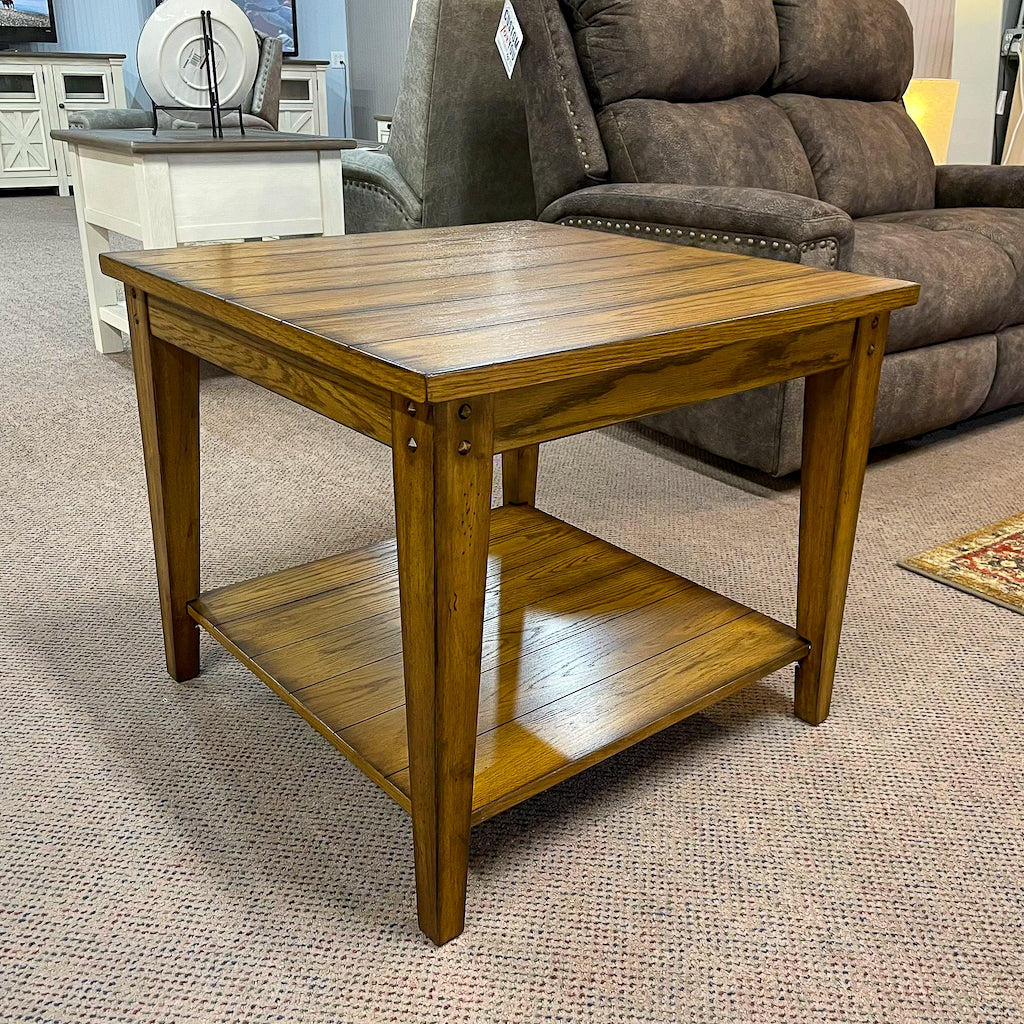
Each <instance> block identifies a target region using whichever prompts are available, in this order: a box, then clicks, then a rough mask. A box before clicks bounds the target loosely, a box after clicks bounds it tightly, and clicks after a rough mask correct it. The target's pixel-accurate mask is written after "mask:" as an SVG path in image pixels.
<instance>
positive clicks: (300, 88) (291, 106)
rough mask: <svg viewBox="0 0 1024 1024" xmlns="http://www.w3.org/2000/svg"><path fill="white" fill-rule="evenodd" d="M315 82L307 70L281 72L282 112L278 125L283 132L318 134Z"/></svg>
mask: <svg viewBox="0 0 1024 1024" xmlns="http://www.w3.org/2000/svg"><path fill="white" fill-rule="evenodd" d="M313 90H314V86H313V82H312V79H311V77H310V75H309V73H308V72H306V71H288V70H287V69H286V70H285V71H283V72H282V73H281V112H280V116H279V124H278V127H279V128H280V129H281V131H283V132H297V133H299V134H301V135H316V134H317V131H316V118H315V116H314V114H315V106H314V96H313Z"/></svg>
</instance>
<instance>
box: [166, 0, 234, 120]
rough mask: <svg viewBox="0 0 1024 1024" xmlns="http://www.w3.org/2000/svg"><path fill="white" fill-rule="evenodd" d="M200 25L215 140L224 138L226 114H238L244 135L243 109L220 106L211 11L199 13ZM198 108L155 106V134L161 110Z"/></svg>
mask: <svg viewBox="0 0 1024 1024" xmlns="http://www.w3.org/2000/svg"><path fill="white" fill-rule="evenodd" d="M199 23H200V25H201V26H202V30H203V65H204V66H205V68H206V85H207V90H208V92H209V96H210V128H211V131H212V134H213V137H214V138H215V139H223V138H224V113H225V111H226V112H227V113H236V114H238V130H239V131H240V132H241V133H242V134H243V135H244V134H245V125H244V124H243V123H242V108H241V106H237V107H222V106H221V104H220V86H219V85H218V83H217V53H216V51H215V50H214V46H213V16H212V15H211V14H210V12H209V11H200V12H199ZM196 109H197V108H196V107H172V106H164V105H163V104H158V103H154V104H153V134H154V135H156V133H157V131H158V129H159V122H158V120H157V111H159V110H196Z"/></svg>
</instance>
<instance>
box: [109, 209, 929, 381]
mask: <svg viewBox="0 0 1024 1024" xmlns="http://www.w3.org/2000/svg"><path fill="white" fill-rule="evenodd" d="M101 266H102V268H103V270H104V272H105V273H107V274H109V275H110V276H112V277H115V278H118V279H120V280H122V281H124V282H125V283H126V284H128V285H130V286H134V287H136V288H138V289H139V290H140V291H142V292H145V293H147V294H149V295H151V296H158V297H160V298H161V299H165V300H167V301H169V302H171V303H175V304H178V305H181V306H184V307H186V308H188V309H190V310H195V311H197V312H198V313H200V314H201V315H203V316H206V317H209V318H211V319H213V320H216V321H218V322H220V323H223V324H226V325H229V326H231V327H233V328H235V329H237V330H240V331H244V332H249V333H251V334H253V335H255V336H257V337H260V338H263V339H267V340H270V341H272V342H273V343H274V344H277V345H280V346H284V347H289V348H294V349H297V350H299V351H303V352H305V351H309V352H312V353H315V355H316V358H317V359H319V360H321V361H324V362H326V363H328V364H330V365H332V366H333V367H334V368H336V369H338V370H342V371H344V372H346V373H350V374H353V375H355V376H357V377H360V378H363V379H365V380H368V381H371V382H372V383H374V384H378V385H380V386H383V387H386V388H390V389H392V390H394V391H397V392H399V393H401V394H405V395H408V396H409V397H411V398H417V399H419V400H427V401H445V400H448V399H451V398H456V397H459V396H462V395H470V394H483V393H492V392H498V391H505V390H508V389H511V388H515V387H522V386H525V385H530V384H536V383H542V382H549V381H554V380H559V379H565V378H569V377H575V376H581V375H584V374H589V373H597V372H601V371H605V370H614V369H616V368H618V367H626V366H635V365H639V364H641V363H644V362H648V361H653V360H657V359H666V358H672V357H673V356H678V355H685V354H687V353H692V352H696V351H701V350H708V349H713V348H717V347H723V346H726V345H729V344H733V343H736V342H738V341H744V340H749V339H750V338H752V337H755V336H771V335H776V334H784V333H792V332H796V331H800V330H803V329H805V328H810V327H816V326H821V325H824V324H829V323H837V322H840V321H846V320H851V319H854V318H856V317H859V316H863V315H867V314H870V313H875V312H882V311H885V310H891V309H896V308H898V307H901V306H908V305H912V304H913V303H914V302H915V301H916V300H917V296H918V291H919V289H918V286H917V285H914V284H909V283H907V282H903V281H890V280H885V279H880V278H873V277H864V276H859V275H855V274H849V273H843V272H838V271H827V270H818V269H814V268H811V267H803V266H798V265H794V264H792V263H786V262H782V261H777V260H772V259H761V258H752V257H748V256H739V255H733V254H731V253H723V252H713V251H706V250H700V249H694V248H688V247H684V246H680V245H675V244H671V243H665V242H659V241H656V240H653V239H652V238H651V236H647V235H645V236H644V237H632V236H624V235H620V234H609V233H602V232H597V231H589V230H582V229H578V228H569V227H564V226H558V225H550V224H541V223H537V222H533V221H521V222H514V223H508V224H490V225H476V226H469V227H454V228H438V229H426V230H417V231H400V232H389V233H382V234H370V235H349V236H344V237H333V238H311V239H296V240H281V241H272V242H251V243H245V244H227V245H215V246H199V247H193V248H187V249H173V250H149V251H140V252H130V253H120V254H110V255H105V256H103V257H101Z"/></svg>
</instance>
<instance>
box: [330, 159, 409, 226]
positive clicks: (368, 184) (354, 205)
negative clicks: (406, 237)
mask: <svg viewBox="0 0 1024 1024" xmlns="http://www.w3.org/2000/svg"><path fill="white" fill-rule="evenodd" d="M341 166H342V180H343V182H344V192H345V230H346V232H348V233H349V234H356V235H358V234H363V233H365V232H369V231H401V230H403V229H408V228H418V227H419V226H420V225H421V223H422V221H423V204H422V202H420V198H419V196H417V195H416V193H415V192H413V190H412V188H411V187H410V185H409V183H408V182H407V181H406V180H405V178H403V177H402V175H401V174H400V173H399V170H398V168H397V167H396V166H395V163H394V161H393V160H392V159H391V157H389V156H388V155H387V153H385V152H382V151H381V150H373V149H347V150H344V151H343V152H342V154H341Z"/></svg>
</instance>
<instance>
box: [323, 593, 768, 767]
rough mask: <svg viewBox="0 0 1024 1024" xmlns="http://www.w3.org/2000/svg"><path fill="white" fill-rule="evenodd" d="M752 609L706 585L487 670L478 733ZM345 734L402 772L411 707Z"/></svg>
mask: <svg viewBox="0 0 1024 1024" xmlns="http://www.w3.org/2000/svg"><path fill="white" fill-rule="evenodd" d="M748 611H749V610H748V609H747V608H744V607H743V606H742V605H739V604H735V603H734V602H731V601H727V600H726V599H724V598H721V597H719V596H718V595H717V594H713V593H711V592H710V591H707V590H704V589H703V588H701V587H690V588H687V589H685V590H682V591H681V592H680V593H678V594H675V595H672V596H671V597H667V598H664V599H663V600H661V601H658V602H656V603H654V604H651V605H647V606H645V607H643V608H639V609H633V610H631V611H629V612H627V613H625V614H624V615H621V616H619V617H618V618H616V619H613V620H612V621H610V622H608V623H607V624H602V625H600V626H594V627H591V628H590V629H587V630H584V631H583V632H580V633H576V634H574V635H573V636H571V637H569V638H567V639H565V640H562V641H560V642H558V643H555V644H551V645H548V646H545V647H543V648H541V649H540V650H537V651H534V652H532V653H530V654H527V655H524V656H523V657H521V658H519V659H517V660H512V661H509V662H506V663H505V664H503V665H500V666H497V667H495V668H493V669H490V670H489V671H486V672H483V673H482V675H481V678H480V707H479V713H478V717H477V730H478V732H479V733H480V734H481V735H483V734H484V733H487V732H489V731H490V730H492V729H495V728H497V727H498V726H500V725H503V724H505V723H506V722H511V721H513V720H515V719H524V718H526V717H527V716H528V715H529V714H530V713H531V712H533V711H536V710H538V709H539V708H542V707H544V706H546V705H548V704H551V703H553V702H555V701H558V700H561V699H562V698H565V697H567V696H568V695H569V694H571V693H575V692H576V691H578V690H582V689H584V688H586V687H590V686H597V685H599V684H600V682H601V680H603V679H606V678H607V677H609V676H612V675H615V674H616V673H619V672H622V671H624V670H626V669H629V668H633V667H635V666H637V665H639V664H641V663H642V662H644V661H646V660H647V659H649V658H652V657H654V656H655V655H660V654H663V653H664V652H665V651H666V650H669V649H671V648H674V647H677V646H679V645H680V644H683V643H686V642H688V641H690V640H692V639H694V638H695V637H697V636H700V635H702V634H704V633H707V632H710V631H711V630H713V629H716V628H718V627H720V626H723V625H725V624H726V623H728V622H731V621H733V620H734V619H737V618H739V617H741V616H743V615H746V614H747V613H748ZM341 736H342V739H344V740H345V742H346V743H349V744H351V745H352V746H353V747H355V748H356V749H357V750H359V751H360V752H361V753H362V755H363V756H364V757H365V758H366V759H367V760H368V761H369V762H370V763H371V764H372V765H373V766H374V767H375V768H376V769H377V770H378V771H379V772H380V773H381V774H382V775H389V776H390V775H394V774H395V773H396V772H398V771H400V770H401V769H402V768H404V767H405V766H406V762H407V760H408V755H407V752H406V741H405V709H404V708H403V707H397V708H395V709H393V710H391V711H387V712H385V713H383V714H380V715H378V716H376V717H375V718H371V719H368V720H366V721H363V722H360V723H358V724H356V725H354V726H350V727H349V728H347V729H345V730H344V731H343V732H342V733H341Z"/></svg>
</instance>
